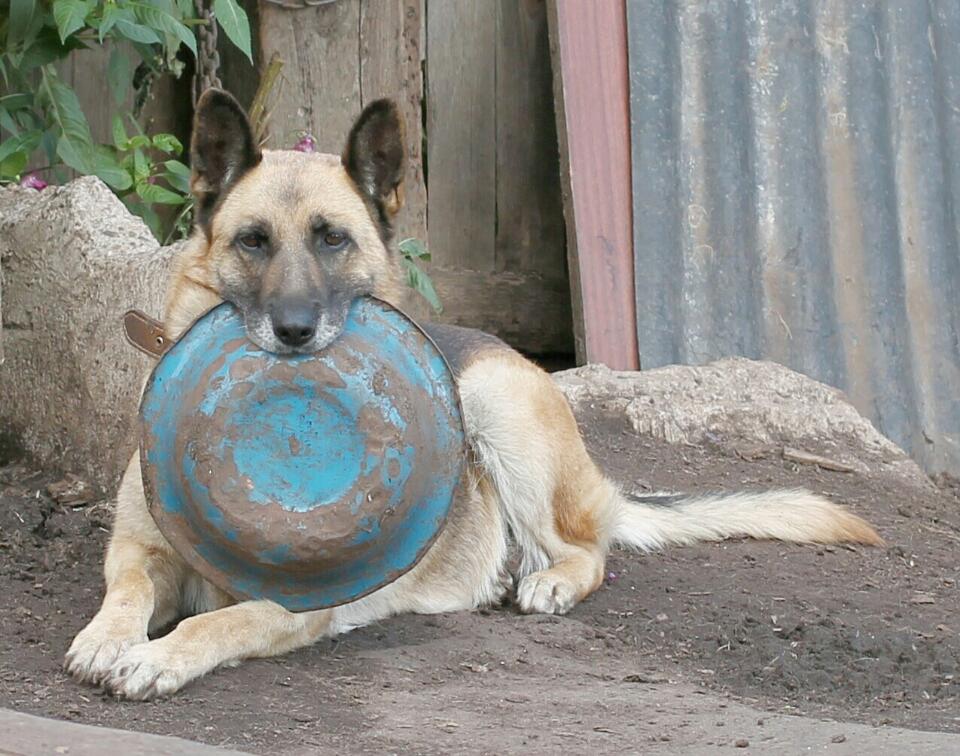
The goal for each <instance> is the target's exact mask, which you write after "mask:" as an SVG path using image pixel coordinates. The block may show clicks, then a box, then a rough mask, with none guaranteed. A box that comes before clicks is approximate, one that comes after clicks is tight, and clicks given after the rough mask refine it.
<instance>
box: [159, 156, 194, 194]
mask: <svg viewBox="0 0 960 756" xmlns="http://www.w3.org/2000/svg"><path fill="white" fill-rule="evenodd" d="M163 165H164V167H165V168H166V169H167V170H166V172H165V173H164V174H163V178H164V179H165V180H166V182H167V183H168V184H170V186H172V187H173V188H174V189H176V190H177V191H178V192H180V193H181V194H189V193H190V169H189V168H187V166H185V165H184V164H183V163H181V162H180V161H178V160H168V161H167V162H165V163H164V164H163Z"/></svg>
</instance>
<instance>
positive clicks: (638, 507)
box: [612, 489, 883, 550]
mask: <svg viewBox="0 0 960 756" xmlns="http://www.w3.org/2000/svg"><path fill="white" fill-rule="evenodd" d="M615 508H616V511H615V514H614V522H613V538H612V540H613V541H614V542H615V543H618V544H620V545H623V546H632V547H634V548H637V549H643V550H652V549H659V548H662V547H664V546H668V545H671V544H681V545H682V544H691V543H697V542H699V541H721V540H724V539H726V538H738V537H749V538H764V539H774V540H778V541H793V542H795V543H863V544H868V545H871V546H882V545H883V539H882V538H880V536H879V535H877V532H876V531H875V530H874V529H873V528H872V527H871V526H870V525H869V524H868V523H867V522H866V521H864V520H862V519H861V518H859V517H857V516H856V515H854V514H851V513H850V512H848V511H847V510H846V509H844V508H843V507H840V506H838V505H836V504H833V503H832V502H830V501H827V500H826V499H824V498H823V497H821V496H817V495H815V494H812V493H810V492H809V491H805V490H803V489H793V490H781V491H767V492H764V493H735V494H719V495H715V496H696V497H682V496H643V497H636V498H634V497H631V498H624V497H619V500H618V501H617V503H616V504H615Z"/></svg>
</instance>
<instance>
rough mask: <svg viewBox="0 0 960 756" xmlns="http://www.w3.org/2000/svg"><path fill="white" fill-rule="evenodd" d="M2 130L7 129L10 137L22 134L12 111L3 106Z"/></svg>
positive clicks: (0, 126)
mask: <svg viewBox="0 0 960 756" xmlns="http://www.w3.org/2000/svg"><path fill="white" fill-rule="evenodd" d="M0 129H5V130H6V131H7V132H9V134H10V136H14V137H15V136H17V135H18V134H19V133H20V129H19V127H18V126H17V123H16V121H14V120H13V117H12V116H11V115H10V111H9V110H7V109H6V108H5V107H3V106H0Z"/></svg>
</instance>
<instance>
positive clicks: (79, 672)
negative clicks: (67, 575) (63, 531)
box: [64, 457, 185, 683]
mask: <svg viewBox="0 0 960 756" xmlns="http://www.w3.org/2000/svg"><path fill="white" fill-rule="evenodd" d="M184 572H185V568H184V566H183V564H182V563H181V562H180V560H179V558H178V557H177V556H176V555H175V554H174V553H173V551H172V549H171V548H170V546H169V545H168V544H166V542H165V541H164V540H163V537H162V536H161V535H160V533H159V532H158V531H157V530H156V526H155V525H154V524H153V521H152V520H151V519H150V516H149V513H148V512H147V506H146V501H145V500H144V496H143V486H142V484H141V481H140V463H139V459H138V458H136V457H135V458H134V459H133V460H132V461H131V463H130V465H129V466H128V467H127V471H126V473H125V474H124V477H123V482H122V483H121V485H120V492H119V494H118V496H117V513H116V520H115V522H114V529H113V535H112V537H111V539H110V546H109V548H108V549H107V558H106V563H105V565H104V575H105V577H106V587H107V591H106V596H105V597H104V600H103V604H102V606H101V607H100V611H98V612H97V614H96V616H95V617H94V618H93V619H92V620H91V621H90V623H89V624H88V625H87V626H86V627H85V628H84V629H83V630H81V631H80V633H79V634H78V635H77V637H76V638H75V639H74V641H73V643H72V644H71V646H70V650H69V651H68V652H67V655H66V659H65V662H64V666H65V667H66V669H67V671H68V672H69V673H70V674H71V675H73V676H74V677H76V678H78V679H79V680H83V681H86V682H93V683H99V682H100V681H101V680H102V679H103V677H104V676H105V675H106V674H107V672H108V671H109V669H110V668H111V667H112V665H113V664H114V662H116V660H117V658H119V657H120V656H121V655H122V654H123V653H124V652H126V651H127V650H128V649H129V648H131V647H132V646H135V645H137V644H141V643H145V642H146V641H147V633H148V632H150V630H153V629H156V628H158V627H161V626H162V625H164V624H166V623H168V622H170V621H172V620H173V619H174V618H175V617H176V614H177V609H178V597H179V585H180V582H181V581H182V578H183V573H184Z"/></svg>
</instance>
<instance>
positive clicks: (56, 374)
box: [0, 177, 172, 490]
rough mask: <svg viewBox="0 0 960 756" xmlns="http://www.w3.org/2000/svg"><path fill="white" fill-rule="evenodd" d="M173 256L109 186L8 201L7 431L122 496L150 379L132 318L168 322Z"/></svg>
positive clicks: (15, 193)
mask: <svg viewBox="0 0 960 756" xmlns="http://www.w3.org/2000/svg"><path fill="white" fill-rule="evenodd" d="M171 252H172V251H171V249H170V248H161V247H160V245H159V244H157V242H156V240H155V239H154V238H153V236H152V235H151V234H150V231H149V230H148V229H147V227H146V226H145V225H144V224H143V223H142V222H141V221H140V219H139V218H136V217H134V216H132V215H131V214H130V213H129V212H128V211H127V209H126V208H125V207H124V206H123V204H122V203H121V202H120V201H119V200H118V199H117V198H116V196H114V194H113V193H112V192H111V191H110V190H109V189H108V188H107V187H106V186H105V185H104V184H103V183H101V182H100V180H99V179H96V178H92V177H91V178H82V179H79V180H77V181H73V182H71V183H70V184H67V185H66V186H62V187H57V188H48V189H45V190H43V191H42V192H37V191H35V190H33V189H21V188H19V187H12V188H8V189H4V190H0V263H2V267H3V275H4V280H3V311H2V315H3V324H4V332H3V339H4V344H3V350H4V357H5V360H4V362H3V363H2V364H0V431H2V432H4V433H5V434H6V435H8V436H9V435H10V434H11V432H12V435H13V436H14V437H15V439H16V440H17V442H18V443H19V444H20V445H21V446H22V447H23V448H24V449H25V450H26V451H27V452H28V453H30V454H31V455H32V456H33V457H34V458H35V459H36V460H37V461H38V462H39V463H41V464H43V465H47V466H53V467H58V468H61V469H63V470H69V471H72V472H75V473H78V474H80V475H82V476H84V477H86V478H87V479H88V480H89V481H90V482H91V483H93V484H95V485H97V486H99V487H100V488H102V489H106V490H112V489H113V488H114V486H115V484H116V482H117V480H118V477H119V475H120V472H121V471H122V468H123V466H124V464H125V462H126V460H127V459H129V455H130V454H131V453H132V451H133V450H134V448H135V443H136V442H135V438H134V436H133V433H132V430H133V420H134V418H135V416H136V407H137V402H138V399H139V395H140V390H141V387H142V385H143V380H144V377H145V375H146V373H147V371H148V370H149V368H150V360H148V359H147V358H146V357H144V356H143V355H141V354H140V353H139V352H137V351H136V350H135V349H133V348H132V347H131V346H129V345H128V344H127V343H126V341H125V339H124V336H123V330H122V326H121V317H122V315H123V313H124V312H125V311H126V310H127V309H129V308H130V307H138V308H140V309H142V310H145V311H146V312H149V313H151V314H158V313H159V312H160V307H161V303H162V299H163V287H164V282H165V278H166V271H167V266H168V263H169V260H170V258H171Z"/></svg>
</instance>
